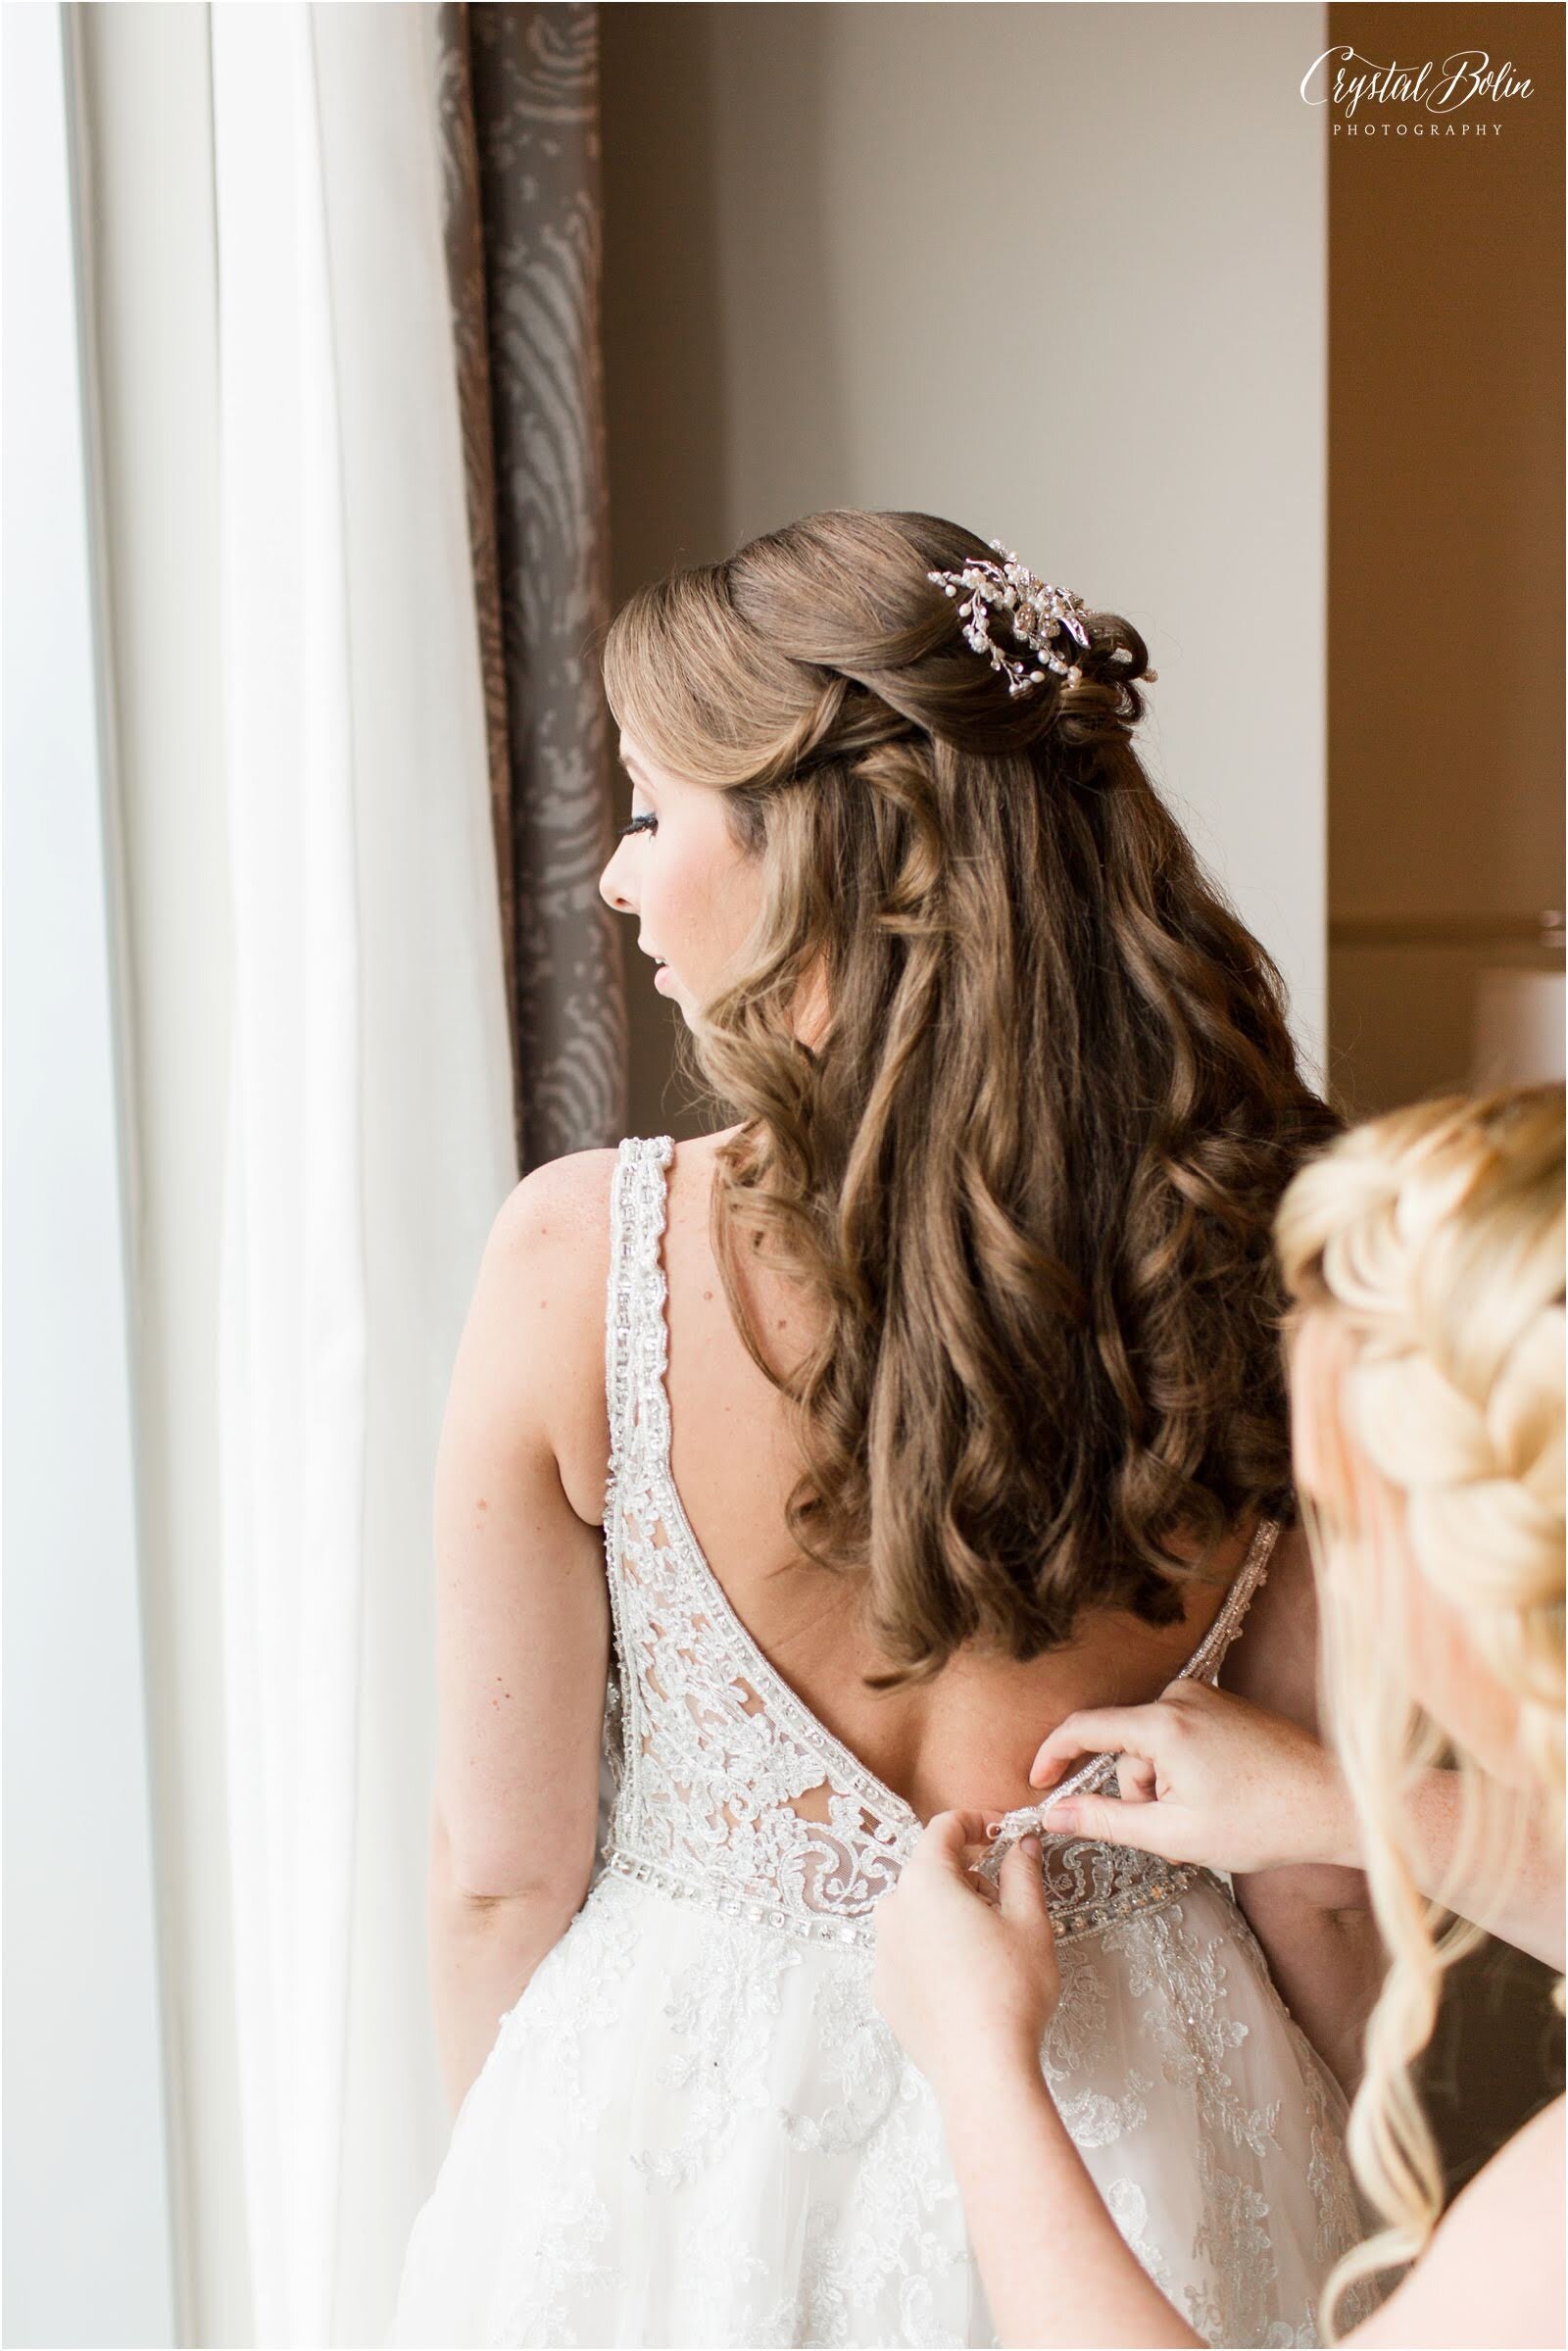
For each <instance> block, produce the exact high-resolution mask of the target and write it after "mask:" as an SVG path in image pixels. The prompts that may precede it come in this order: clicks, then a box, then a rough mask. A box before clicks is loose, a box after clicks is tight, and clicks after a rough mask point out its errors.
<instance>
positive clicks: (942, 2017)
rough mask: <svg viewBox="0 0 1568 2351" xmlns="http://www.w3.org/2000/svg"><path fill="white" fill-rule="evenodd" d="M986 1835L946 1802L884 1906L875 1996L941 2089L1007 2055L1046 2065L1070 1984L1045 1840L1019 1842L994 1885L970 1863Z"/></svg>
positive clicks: (976, 1821)
mask: <svg viewBox="0 0 1568 2351" xmlns="http://www.w3.org/2000/svg"><path fill="white" fill-rule="evenodd" d="M984 1841H985V1823H984V1819H983V1817H982V1815H980V1814H979V1813H969V1812H939V1813H938V1814H937V1815H936V1817H935V1818H934V1819H933V1820H931V1821H929V1822H928V1823H927V1824H926V1828H925V1831H924V1834H923V1835H922V1837H921V1838H920V1841H919V1843H918V1844H917V1845H916V1846H915V1848H914V1851H913V1853H912V1854H911V1855H910V1857H909V1859H908V1861H907V1864H906V1865H905V1869H904V1874H903V1876H902V1877H901V1878H900V1880H899V1882H898V1885H897V1886H895V1887H894V1889H893V1891H892V1892H891V1893H890V1894H884V1895H883V1897H882V1899H881V1901H880V1902H879V1903H878V1904H877V1906H876V1966H875V1971H874V1974H873V1976H872V1980H871V1995H872V1998H873V1999H874V2000H875V2002H876V2005H877V2007H878V2008H879V2009H880V2010H881V2012H882V2014H883V2015H884V2016H885V2017H886V2019H887V2021H888V2023H889V2024H890V2025H891V2026H892V2028H893V2030H894V2032H895V2033H897V2035H898V2037H899V2039H900V2040H901V2041H902V2042H903V2044H904V2047H905V2049H906V2050H907V2053H908V2055H909V2056H910V2057H911V2058H912V2059H913V2060H914V2062H915V2064H916V2065H917V2066H918V2067H919V2069H920V2071H921V2073H922V2074H924V2075H925V2077H926V2079H927V2080H928V2081H929V2082H932V2083H933V2084H934V2085H935V2086H936V2088H937V2089H938V2090H939V2091H940V2090H941V2089H942V2087H943V2085H944V2082H947V2081H949V2080H951V2079H952V2078H953V2077H954V2075H955V2073H957V2074H958V2075H960V2076H961V2075H963V2074H965V2073H973V2072H975V2071H977V2070H983V2069H985V2068H986V2067H989V2066H992V2065H994V2064H995V2063H996V2061H997V2060H998V2059H999V2058H1000V2059H1001V2061H1002V2062H1003V2063H1005V2064H1008V2065H1011V2064H1017V2065H1027V2066H1029V2067H1032V2068H1035V2069H1038V2067H1039V2063H1040V2043H1041V2040H1042V2039H1043V2037H1044V2035H1045V2031H1046V2027H1047V2026H1048V2025H1049V2024H1050V2022H1051V2019H1052V2017H1053V2015H1054V2012H1055V2006H1056V2001H1057V1998H1058V1996H1059V1993H1060V1989H1061V1984H1060V1978H1059V1976H1058V1974H1057V1969H1056V1950H1055V1936H1054V1932H1053V1929H1052V1925H1051V1915H1050V1912H1049V1911H1048V1909H1047V1907H1046V1890H1045V1886H1044V1883H1043V1881H1042V1878H1041V1870H1040V1843H1039V1839H1038V1838H1036V1837H1023V1838H1022V1839H1020V1841H1019V1842H1018V1843H1017V1844H1016V1845H1014V1846H1013V1847H1012V1849H1011V1851H1010V1852H1009V1853H1008V1854H1007V1855H1006V1858H1005V1860H1004V1862H1003V1865H1002V1872H1001V1878H1000V1883H999V1886H998V1887H997V1890H996V1892H995V1893H993V1891H992V1889H991V1887H990V1886H988V1885H987V1884H986V1883H985V1881H984V1880H981V1879H977V1878H975V1877H974V1876H973V1875H972V1874H971V1873H970V1872H969V1871H968V1869H967V1868H966V1866H965V1849H966V1846H968V1845H973V1846H977V1847H983V1845H984Z"/></svg>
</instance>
